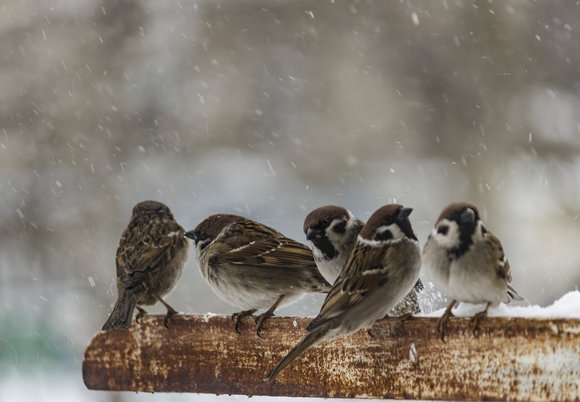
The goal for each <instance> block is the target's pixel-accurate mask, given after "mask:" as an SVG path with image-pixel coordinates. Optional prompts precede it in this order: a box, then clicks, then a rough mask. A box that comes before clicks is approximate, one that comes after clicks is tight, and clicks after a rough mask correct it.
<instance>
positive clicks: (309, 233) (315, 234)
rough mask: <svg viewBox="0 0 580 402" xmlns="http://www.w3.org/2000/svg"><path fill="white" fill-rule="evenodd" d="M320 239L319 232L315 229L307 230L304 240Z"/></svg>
mask: <svg viewBox="0 0 580 402" xmlns="http://www.w3.org/2000/svg"><path fill="white" fill-rule="evenodd" d="M319 237H320V232H319V231H318V230H315V229H308V231H307V232H306V240H313V239H318V238H319Z"/></svg>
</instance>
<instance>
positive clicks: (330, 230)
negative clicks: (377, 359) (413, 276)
mask: <svg viewBox="0 0 580 402" xmlns="http://www.w3.org/2000/svg"><path fill="white" fill-rule="evenodd" d="M363 226H364V222H363V221H361V220H360V219H358V218H357V217H355V216H354V215H353V214H352V213H351V212H350V211H349V210H348V209H346V208H343V207H340V206H336V205H325V206H323V207H320V208H316V209H315V210H313V211H312V212H310V213H309V214H308V215H306V219H305V220H304V234H306V239H307V240H309V241H310V242H311V243H312V255H313V256H314V261H316V265H317V266H318V269H319V271H320V273H322V275H323V276H324V278H326V280H327V281H328V282H330V283H334V281H335V280H336V278H337V277H338V275H339V274H340V272H341V271H342V268H343V267H344V264H345V263H346V261H347V259H348V257H349V256H350V253H351V252H352V250H353V248H354V246H355V243H356V239H357V236H358V234H359V232H360V231H361V229H362V228H363ZM421 290H423V284H422V283H421V280H420V279H419V280H418V281H417V283H416V284H415V287H414V288H413V289H411V291H410V292H409V294H408V295H407V296H405V298H404V299H403V300H401V302H400V303H399V304H397V305H396V306H395V307H394V308H393V310H391V311H390V312H389V315H390V316H409V315H411V314H414V313H419V312H421V309H420V308H419V301H418V299H417V293H419V292H420V291H421Z"/></svg>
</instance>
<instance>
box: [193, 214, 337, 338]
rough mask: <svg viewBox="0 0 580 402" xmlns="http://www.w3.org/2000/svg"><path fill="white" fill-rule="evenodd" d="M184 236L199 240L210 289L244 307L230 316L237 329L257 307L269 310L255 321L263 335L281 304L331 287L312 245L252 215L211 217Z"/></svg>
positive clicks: (223, 298) (201, 267)
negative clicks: (279, 230)
mask: <svg viewBox="0 0 580 402" xmlns="http://www.w3.org/2000/svg"><path fill="white" fill-rule="evenodd" d="M185 235H186V236H187V237H189V238H190V239H193V240H194V241H195V247H196V251H197V259H198V262H199V267H200V269H201V273H202V275H203V277H204V279H205V280H206V282H207V283H208V284H209V286H210V287H211V288H212V290H213V291H214V292H215V293H216V294H217V295H218V296H219V297H220V298H221V299H222V300H224V301H225V302H227V303H229V304H230V305H232V306H235V307H239V308H242V309H244V311H242V312H240V313H236V314H234V315H233V316H232V319H234V320H235V323H236V324H235V329H236V331H237V332H238V333H239V332H240V324H241V321H240V320H241V319H242V318H243V317H244V316H248V315H252V314H254V313H255V312H256V311H257V310H258V309H267V311H266V312H265V313H263V314H261V315H259V316H258V317H257V319H256V323H257V329H256V332H257V334H258V336H261V334H262V328H263V326H264V323H265V321H266V319H267V318H268V317H270V316H272V315H274V311H275V310H276V308H277V307H278V306H281V305H286V304H290V303H292V302H294V301H296V300H298V299H299V298H300V297H302V296H303V295H304V294H306V293H317V292H324V293H326V292H328V291H329V290H330V284H329V283H328V282H326V280H324V278H323V277H322V275H320V272H318V269H317V268H316V263H315V262H314V260H313V259H312V252H311V251H310V249H309V248H308V247H306V246H305V245H303V244H301V243H298V242H297V241H294V240H292V239H289V238H287V237H285V236H284V235H283V234H282V233H280V232H278V231H276V230H274V229H272V228H270V227H268V226H266V225H263V224H261V223H258V222H255V221H253V220H251V219H247V218H244V217H241V216H237V215H228V214H218V215H212V216H210V217H208V218H206V219H205V220H204V221H202V222H201V223H200V224H199V225H197V227H196V228H195V229H194V230H192V231H190V232H187V233H186V234H185Z"/></svg>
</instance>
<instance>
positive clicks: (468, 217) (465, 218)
mask: <svg viewBox="0 0 580 402" xmlns="http://www.w3.org/2000/svg"><path fill="white" fill-rule="evenodd" d="M461 222H462V223H470V224H472V225H473V224H474V223H475V212H473V209H471V208H467V209H466V210H465V211H463V212H462V213H461Z"/></svg>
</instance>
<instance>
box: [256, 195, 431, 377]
mask: <svg viewBox="0 0 580 402" xmlns="http://www.w3.org/2000/svg"><path fill="white" fill-rule="evenodd" d="M411 211H412V209H411V208H405V207H403V206H402V205H398V204H390V205H385V206H383V207H381V208H379V209H378V210H377V211H375V212H374V213H373V214H372V215H371V217H370V218H369V220H368V222H367V223H366V224H365V225H364V226H363V228H362V230H361V231H360V233H359V235H358V236H357V240H356V243H355V246H354V249H353V251H352V253H351V254H350V256H349V258H348V260H347V262H346V265H345V266H344V269H343V270H342V272H341V273H340V275H339V276H338V278H337V279H336V281H335V282H334V285H332V289H331V290H330V292H329V293H328V295H327V296H326V299H325V300H324V303H323V305H322V308H321V309H320V313H319V314H318V316H316V317H315V318H314V319H313V320H312V321H311V322H310V323H309V324H308V326H307V327H306V330H307V331H308V334H307V335H306V336H305V337H304V339H302V341H300V343H298V345H296V346H295V347H294V348H293V349H292V350H291V351H290V352H289V353H288V354H287V355H286V356H285V357H284V358H283V359H282V360H281V361H280V362H279V363H278V364H277V365H276V366H275V367H274V369H273V370H272V371H270V372H269V373H268V374H267V375H266V379H267V380H268V381H271V380H273V379H274V378H275V377H276V376H277V375H278V374H279V373H280V371H282V370H283V369H284V368H285V367H286V366H288V364H290V363H291V362H292V361H293V360H294V359H296V358H297V357H298V356H300V355H301V354H302V353H303V352H305V351H306V350H307V349H309V348H311V347H312V346H315V345H318V344H320V343H321V342H324V341H326V340H328V339H332V338H336V337H340V336H345V335H349V334H352V333H354V332H356V331H358V330H359V329H361V328H370V327H371V326H372V325H373V324H374V322H375V321H376V320H378V319H380V318H382V317H384V316H385V314H387V313H388V312H389V311H390V310H391V309H392V308H393V307H394V306H395V305H396V304H397V303H398V302H399V301H401V299H403V297H405V295H406V294H408V293H409V291H410V290H411V289H412V288H413V285H414V284H415V283H416V282H417V279H418V278H419V271H420V268H421V248H420V247H419V242H418V241H417V237H416V236H415V233H413V228H412V227H411V223H410V222H409V215H410V214H411Z"/></svg>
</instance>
